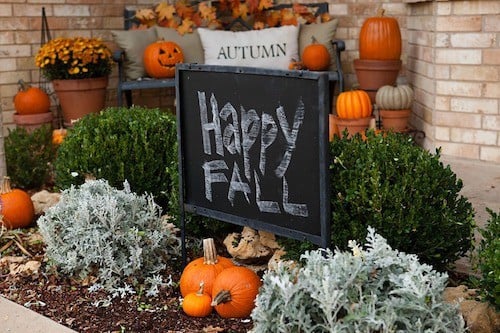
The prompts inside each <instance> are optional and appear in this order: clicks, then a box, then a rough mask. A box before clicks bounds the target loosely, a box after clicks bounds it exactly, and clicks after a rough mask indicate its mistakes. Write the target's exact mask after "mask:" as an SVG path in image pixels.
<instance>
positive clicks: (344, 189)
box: [280, 131, 475, 270]
mask: <svg viewBox="0 0 500 333" xmlns="http://www.w3.org/2000/svg"><path fill="white" fill-rule="evenodd" d="M367 136H368V139H367V140H366V141H363V140H362V139H361V137H360V136H355V137H354V138H353V139H346V138H344V139H337V140H335V141H333V142H332V143H331V145H330V153H331V156H332V163H331V164H330V183H331V192H330V195H331V215H332V218H331V232H332V237H331V240H332V245H333V246H334V247H338V248H340V249H343V250H345V249H346V248H347V244H348V241H349V240H351V239H353V240H357V241H361V240H363V239H364V238H365V236H366V232H367V227H368V226H372V227H374V228H376V230H377V232H379V233H380V234H381V235H382V236H383V237H385V238H386V239H387V241H388V242H389V244H390V245H391V246H392V247H393V248H397V249H398V250H401V251H404V252H407V253H414V254H417V255H418V257H419V258H420V260H422V261H423V262H425V263H428V264H431V265H433V266H434V267H435V268H436V269H439V270H444V269H446V268H450V266H451V265H452V264H453V263H454V262H455V261H456V260H457V259H458V258H460V257H461V256H463V255H464V254H466V253H467V252H468V251H469V250H471V249H472V247H473V233H474V228H475V223H474V210H473V207H472V205H471V203H470V202H469V201H468V200H467V199H466V198H464V197H463V196H461V195H459V192H460V190H461V189H462V186H463V185H462V181H461V180H460V179H457V177H456V175H455V174H454V173H453V172H452V170H451V169H450V167H449V166H447V167H444V165H443V164H442V163H441V162H440V161H439V157H440V155H439V154H440V152H439V150H437V151H436V154H431V153H429V152H427V151H425V150H423V149H421V148H420V147H418V146H416V145H415V144H414V142H413V140H412V139H411V138H410V137H409V136H406V135H401V134H395V133H388V134H387V135H386V136H382V135H375V134H374V133H373V132H372V131H370V132H368V134H367ZM280 243H281V244H283V245H284V246H285V248H287V250H290V251H291V253H292V254H294V255H295V258H297V257H296V255H297V253H299V252H301V251H302V253H303V250H304V249H306V248H309V249H313V248H314V246H313V245H312V244H310V243H309V244H304V243H300V244H298V243H297V242H296V241H293V240H280ZM292 258H293V256H292Z"/></svg>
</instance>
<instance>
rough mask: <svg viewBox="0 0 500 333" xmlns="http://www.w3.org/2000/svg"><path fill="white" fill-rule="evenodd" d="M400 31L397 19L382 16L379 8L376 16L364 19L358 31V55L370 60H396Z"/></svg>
mask: <svg viewBox="0 0 500 333" xmlns="http://www.w3.org/2000/svg"><path fill="white" fill-rule="evenodd" d="M401 44H402V42H401V31H400V30H399V24H398V21H397V20H396V19H395V18H393V17H386V16H384V9H380V10H379V12H378V16H376V17H370V18H368V19H366V20H365V22H364V23H363V25H362V26H361V30H360V32H359V57H360V58H361V59H370V60H398V59H399V58H400V57H401Z"/></svg>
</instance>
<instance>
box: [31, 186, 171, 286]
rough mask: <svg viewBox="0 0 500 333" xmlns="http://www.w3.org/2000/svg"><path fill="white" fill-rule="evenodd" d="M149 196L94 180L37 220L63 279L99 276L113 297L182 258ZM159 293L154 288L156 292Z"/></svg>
mask: <svg viewBox="0 0 500 333" xmlns="http://www.w3.org/2000/svg"><path fill="white" fill-rule="evenodd" d="M160 213H161V212H160V208H159V206H158V205H157V204H156V203H155V202H154V201H153V198H152V196H150V195H146V194H144V195H137V194H135V193H133V192H131V191H130V186H129V184H128V183H127V182H125V183H124V189H123V190H118V189H116V188H114V187H112V186H110V185H109V184H108V182H107V181H105V180H91V181H88V182H86V183H84V184H82V185H81V186H80V187H75V186H72V187H70V188H69V189H66V190H64V191H63V192H62V195H61V199H60V201H59V203H58V204H57V205H55V206H53V207H51V208H50V209H48V210H47V212H46V213H45V215H44V216H41V217H40V218H39V220H38V225H39V228H40V233H41V234H42V236H43V238H44V241H45V243H46V255H47V257H48V259H49V260H50V261H51V262H52V263H54V264H55V266H56V267H57V268H59V269H60V270H61V271H62V272H63V273H66V274H68V275H70V276H77V277H79V278H85V277H87V276H90V275H92V276H96V277H97V278H98V283H99V284H100V285H102V287H103V288H104V289H105V290H107V291H109V292H112V293H115V294H116V292H117V291H120V290H123V288H125V287H127V286H130V285H132V286H133V285H136V284H137V283H144V282H147V281H151V280H150V279H148V278H152V277H154V276H155V275H157V274H158V273H159V272H160V271H161V270H163V269H164V268H165V267H166V265H167V264H168V263H169V262H170V263H172V262H173V260H175V259H176V258H178V254H179V241H178V238H177V237H176V236H175V235H174V234H173V233H172V232H171V230H170V229H169V228H167V227H166V226H165V224H164V222H163V221H162V220H161V216H160ZM153 288H155V286H153Z"/></svg>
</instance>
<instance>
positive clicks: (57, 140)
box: [52, 128, 68, 145]
mask: <svg viewBox="0 0 500 333" xmlns="http://www.w3.org/2000/svg"><path fill="white" fill-rule="evenodd" d="M66 135H68V130H67V129H65V128H58V129H55V130H53V131H52V143H53V144H55V145H60V144H61V143H62V142H63V141H64V138H66Z"/></svg>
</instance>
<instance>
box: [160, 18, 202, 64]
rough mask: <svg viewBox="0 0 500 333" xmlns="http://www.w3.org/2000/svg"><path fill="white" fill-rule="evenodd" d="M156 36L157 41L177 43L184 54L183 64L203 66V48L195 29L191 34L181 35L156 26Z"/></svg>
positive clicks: (173, 30)
mask: <svg viewBox="0 0 500 333" xmlns="http://www.w3.org/2000/svg"><path fill="white" fill-rule="evenodd" d="M156 34H157V36H158V39H163V40H165V41H172V42H175V43H177V44H178V45H179V46H180V47H181V49H182V52H183V53H184V62H185V63H197V64H203V62H204V59H203V48H202V46H201V40H200V35H199V34H198V30H197V29H194V30H193V32H192V33H188V34H184V35H181V34H179V33H178V32H177V30H175V29H172V28H164V27H158V26H156Z"/></svg>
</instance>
